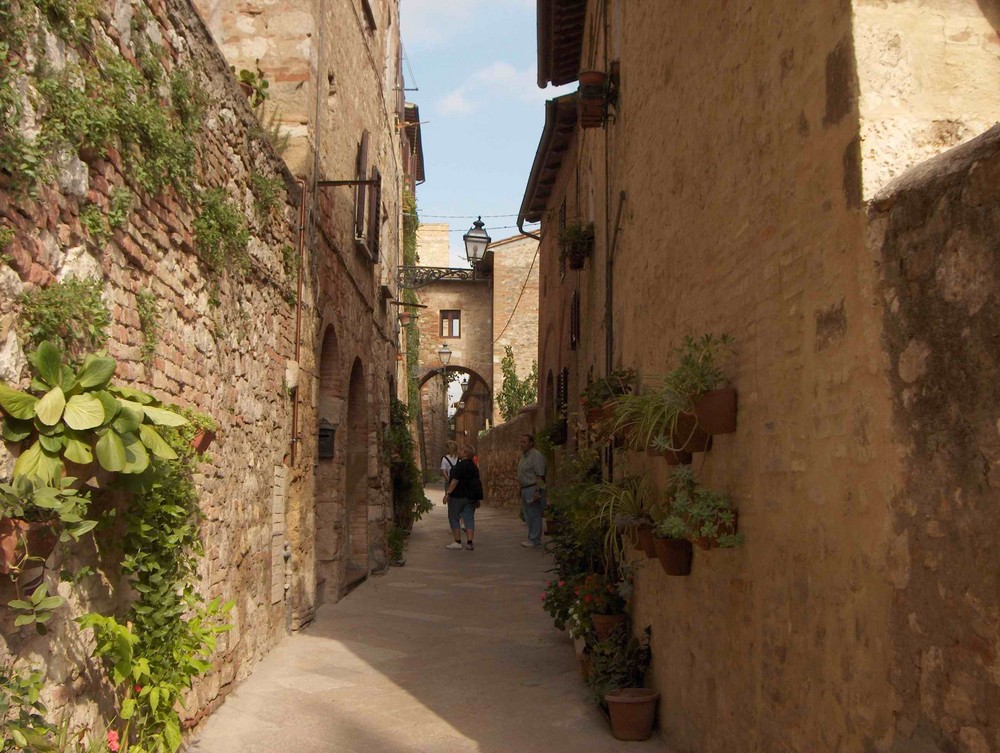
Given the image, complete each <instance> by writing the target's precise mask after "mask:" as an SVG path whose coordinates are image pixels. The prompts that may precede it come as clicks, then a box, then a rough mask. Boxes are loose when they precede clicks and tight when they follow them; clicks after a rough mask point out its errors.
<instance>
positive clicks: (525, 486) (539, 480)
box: [517, 434, 545, 548]
mask: <svg viewBox="0 0 1000 753" xmlns="http://www.w3.org/2000/svg"><path fill="white" fill-rule="evenodd" d="M517 482H518V484H519V485H520V487H521V511H522V512H523V513H524V521H525V522H526V523H527V524H528V540H527V541H522V542H521V546H523V547H525V548H537V547H540V546H541V545H542V513H543V512H544V511H545V456H544V455H543V454H542V453H540V452H539V451H538V450H536V449H535V438H534V437H533V436H531V434H525V435H523V436H522V437H521V459H520V460H519V461H518V463H517Z"/></svg>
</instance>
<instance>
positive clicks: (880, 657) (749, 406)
mask: <svg viewBox="0 0 1000 753" xmlns="http://www.w3.org/2000/svg"><path fill="white" fill-rule="evenodd" d="M716 10H718V11H719V12H713V13H711V23H709V22H707V20H706V9H704V8H702V7H700V6H693V5H689V6H684V5H677V4H663V3H657V2H652V0H647V1H645V2H629V3H625V2H618V3H614V2H612V3H609V5H608V22H609V23H610V24H611V32H610V34H609V35H608V43H607V55H608V60H618V61H619V62H620V71H621V79H620V91H619V94H620V103H619V106H618V108H617V109H616V111H615V113H614V115H615V119H614V121H613V122H611V123H610V124H609V125H608V127H607V128H606V129H594V130H585V131H578V135H577V140H576V143H575V144H573V145H571V147H570V149H569V150H568V151H567V152H566V153H565V155H564V166H563V169H562V172H561V174H560V176H559V180H558V181H557V183H556V187H555V191H554V193H553V196H552V198H551V199H550V200H549V204H548V214H547V215H546V218H545V219H543V236H544V240H543V241H542V247H541V265H542V267H541V275H542V278H541V288H542V290H541V296H542V303H541V320H542V321H541V324H540V354H541V359H542V364H541V366H542V370H541V379H542V384H543V385H544V384H545V380H546V377H547V375H548V374H549V373H551V374H552V375H553V377H554V378H556V379H557V377H558V374H559V371H560V370H561V369H562V368H564V367H566V368H568V369H569V380H570V381H569V393H570V397H569V409H570V411H571V416H570V420H571V426H572V425H575V424H576V419H577V418H578V417H577V416H575V406H576V405H577V400H576V394H577V393H578V391H579V389H580V387H582V386H583V385H585V384H586V382H587V380H588V377H589V376H591V375H592V376H594V377H598V376H601V375H603V374H604V373H605V369H606V365H605V363H606V360H605V359H606V344H607V339H606V338H607V330H606V329H605V326H606V325H605V316H604V314H605V311H604V306H605V284H606V281H607V279H608V273H609V269H608V249H609V246H610V245H611V243H612V242H614V243H615V244H616V245H615V248H614V263H613V266H612V268H611V270H610V272H611V275H612V277H611V285H612V289H611V292H612V297H613V303H612V309H611V314H612V316H611V323H612V326H613V333H612V334H613V341H612V350H611V354H610V362H611V365H612V367H634V368H637V369H638V370H639V371H640V372H641V373H642V374H644V375H654V374H658V373H663V372H665V371H666V370H668V369H669V368H671V367H672V366H673V365H674V360H673V358H672V356H671V354H670V350H671V349H672V348H674V347H676V346H678V345H679V344H680V342H681V339H682V337H683V336H684V335H688V334H690V335H695V336H697V335H700V334H703V333H708V332H714V333H716V334H718V333H721V332H728V333H730V334H732V335H733V336H734V338H735V340H736V352H735V355H734V356H733V357H732V358H731V359H728V360H727V361H726V362H725V363H724V368H725V371H726V374H727V377H728V379H729V381H730V384H732V385H733V386H734V387H736V389H737V390H738V392H739V400H740V403H739V420H738V428H737V431H736V433H735V434H733V435H726V436H720V437H716V438H715V444H714V447H713V449H712V450H711V451H710V452H708V453H704V454H702V455H699V456H696V460H695V468H696V470H697V471H698V473H699V475H700V478H701V480H702V482H703V483H704V484H706V485H708V486H710V487H712V488H713V489H717V490H719V491H722V492H725V493H727V494H729V495H730V496H731V497H732V498H733V499H734V501H735V503H736V505H737V507H738V508H739V512H740V518H739V520H740V527H741V529H742V530H743V532H744V533H745V535H746V544H745V545H744V546H743V547H741V548H739V549H737V550H733V551H711V552H708V553H705V552H702V551H698V552H697V553H696V555H695V560H694V570H693V573H692V575H691V576H690V577H687V578H671V577H668V576H666V575H665V574H664V573H663V571H662V569H661V568H660V566H659V564H658V563H657V562H655V561H649V560H641V561H639V562H638V574H637V577H636V597H635V604H634V614H633V616H634V619H635V624H636V625H637V626H638V627H643V626H645V625H646V624H649V625H651V626H652V641H653V653H654V659H653V666H652V670H651V673H650V676H649V681H650V683H651V684H652V685H654V686H655V687H657V688H658V689H659V690H660V691H661V693H662V699H661V704H660V720H661V729H662V732H661V734H662V735H663V738H664V740H665V741H666V744H667V745H668V746H669V747H670V748H671V750H677V751H685V752H686V751H692V752H693V751H699V752H701V751H732V750H739V751H760V752H761V753H764V752H766V753H771V752H772V751H803V750H816V751H820V750H822V751H826V750H831V751H832V750H865V749H872V750H877V749H884V748H885V746H886V745H887V744H888V740H889V738H891V734H890V732H889V731H890V729H891V727H892V713H893V702H892V692H891V687H890V684H889V675H890V658H891V655H890V651H889V647H888V635H889V621H890V620H889V612H890V604H891V591H890V587H889V585H888V583H887V582H886V580H885V577H884V574H883V569H884V564H885V560H886V552H887V549H888V539H889V535H888V534H889V527H890V514H889V510H888V506H887V504H886V500H887V499H888V498H890V497H891V496H892V494H893V493H894V490H895V489H896V488H897V486H898V483H899V479H900V466H899V456H900V451H899V449H898V448H897V447H896V446H895V443H894V440H893V437H892V433H891V431H890V426H891V424H890V399H889V390H888V385H887V382H886V380H885V372H884V365H885V364H884V360H883V359H880V358H878V357H872V355H871V354H873V353H878V352H880V341H879V334H880V320H879V318H878V316H877V313H876V312H877V307H876V305H875V304H876V298H875V293H874V285H875V282H876V274H875V270H874V267H873V265H872V263H871V259H870V257H869V256H868V254H867V253H866V250H865V244H864V235H865V220H864V214H863V207H862V201H861V199H862V189H861V170H860V164H861V163H860V151H859V133H860V129H859V112H858V108H857V105H856V97H857V91H858V88H857V76H856V69H855V63H854V56H853V53H852V52H851V50H852V44H853V41H852V40H853V37H852V35H853V29H854V26H853V18H852V14H851V9H850V7H849V5H846V4H829V3H808V4H795V7H794V10H793V9H792V8H791V6H787V7H778V6H774V5H769V6H762V5H760V4H757V3H751V2H749V0H748V1H747V2H739V3H737V4H736V5H733V4H732V3H730V4H728V5H727V6H726V8H725V12H721V10H720V9H716ZM589 11H590V15H588V20H587V33H586V34H585V40H587V42H586V47H585V49H584V53H583V60H584V61H586V64H585V65H584V66H583V67H585V68H589V67H594V68H598V69H602V70H606V69H607V65H608V64H607V62H606V61H605V59H604V40H603V39H602V35H601V30H602V27H603V22H604V19H603V18H601V17H599V16H595V14H594V11H595V9H594V8H590V9H589ZM606 165H607V167H606ZM606 170H607V174H606V172H605V171H606ZM622 192H624V194H622ZM564 199H565V201H566V215H567V220H568V221H570V222H573V221H577V220H579V221H582V222H587V221H593V222H595V224H596V227H597V242H596V248H595V254H594V256H593V257H592V258H591V259H589V260H588V261H587V263H586V266H585V268H584V270H582V271H580V272H574V271H568V272H567V273H566V275H565V277H562V276H561V275H560V270H559V262H558V247H557V243H556V240H557V238H556V236H557V232H558V231H557V225H556V219H557V213H558V210H559V207H560V204H561V203H562V201H563V200H564ZM619 217H620V220H618V218H619ZM574 290H576V291H578V292H579V295H580V297H581V313H582V316H581V320H582V321H581V344H580V348H579V349H578V350H577V351H571V350H569V342H568V339H569V307H570V301H571V297H572V294H573V292H574ZM543 390H544V387H543ZM543 403H544V406H543V407H544V409H545V410H550V409H551V406H550V405H548V403H547V401H546V400H545V397H544V396H543ZM574 441H585V439H584V437H583V436H582V435H577V436H576V437H571V440H570V446H572V445H573V442H574ZM615 469H616V473H622V472H637V471H648V472H649V473H650V478H651V480H652V482H653V483H654V485H655V486H657V487H658V488H660V489H662V488H663V486H664V484H665V480H666V473H667V469H666V467H665V466H664V465H663V461H662V460H659V459H655V458H648V457H646V456H645V455H644V454H643V455H638V454H630V453H625V452H618V453H616V456H615Z"/></svg>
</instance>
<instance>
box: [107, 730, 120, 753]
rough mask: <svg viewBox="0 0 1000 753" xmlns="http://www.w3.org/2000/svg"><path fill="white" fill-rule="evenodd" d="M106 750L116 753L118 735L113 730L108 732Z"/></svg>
mask: <svg viewBox="0 0 1000 753" xmlns="http://www.w3.org/2000/svg"><path fill="white" fill-rule="evenodd" d="M108 750H110V751H111V753H118V733H117V732H116V731H115V730H113V729H109V730H108Z"/></svg>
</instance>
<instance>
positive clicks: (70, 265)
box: [0, 0, 314, 721]
mask: <svg viewBox="0 0 1000 753" xmlns="http://www.w3.org/2000/svg"><path fill="white" fill-rule="evenodd" d="M142 18H147V19H149V20H148V22H147V21H143V20H141V19H142ZM99 19H100V20H99V21H97V22H95V23H100V24H102V25H104V26H105V29H106V30H107V31H108V32H109V36H108V37H106V38H107V39H114V40H116V41H118V42H120V44H121V45H123V48H124V51H125V54H126V55H128V56H131V55H132V54H133V53H134V49H135V48H133V47H132V46H130V45H133V44H136V43H137V40H139V39H140V38H145V35H146V34H149V35H151V36H150V37H149V39H151V40H153V41H154V42H156V40H158V43H161V44H162V42H163V39H169V40H170V42H171V43H170V44H169V45H162V46H163V51H164V54H165V56H166V57H165V59H164V61H163V62H164V65H165V67H166V68H167V69H168V70H172V69H174V68H175V67H177V68H181V67H183V68H184V69H186V70H188V71H189V72H190V73H191V75H192V76H193V77H194V83H195V85H196V87H197V88H198V89H200V90H202V91H203V92H204V93H205V94H207V95H208V102H209V105H208V106H207V109H206V111H205V114H204V122H203V127H202V129H201V131H200V134H199V135H198V136H197V139H196V141H197V151H198V170H197V172H196V182H197V184H198V187H200V188H210V187H221V188H224V189H225V191H226V194H227V196H228V197H229V198H230V199H231V200H232V201H233V202H234V205H235V206H236V207H237V208H238V209H239V210H241V211H243V212H244V213H245V215H246V217H247V219H248V222H249V230H250V235H251V238H250V242H249V249H248V250H249V253H250V256H251V265H250V270H249V272H248V273H247V274H246V275H242V276H240V275H234V274H232V273H229V274H224V275H222V276H221V277H216V276H214V275H212V274H211V273H210V272H209V269H208V267H207V266H206V265H205V264H204V263H203V261H202V260H201V259H200V257H199V255H198V253H196V251H195V242H194V238H193V232H192V222H193V220H194V219H195V217H196V216H197V214H198V211H199V210H198V208H197V206H193V205H192V204H191V203H189V202H188V201H186V200H185V199H183V198H182V197H181V196H179V195H178V193H177V192H176V191H175V190H173V189H172V188H167V189H165V190H164V191H163V192H161V193H160V194H159V195H157V196H151V195H149V194H147V193H145V192H144V191H142V189H140V188H139V187H138V185H137V184H136V183H135V181H134V174H133V173H132V171H129V170H127V169H125V168H123V165H122V160H121V158H120V156H119V155H118V153H117V152H116V151H115V150H113V149H112V150H111V151H110V152H109V154H108V156H107V159H102V158H100V157H94V156H92V155H91V156H90V161H89V162H88V163H84V162H81V161H79V160H77V159H75V158H71V159H68V160H67V161H66V162H65V163H64V168H63V169H62V170H61V171H57V172H58V174H57V178H58V181H57V182H56V183H54V184H53V185H50V186H47V187H44V188H43V189H42V190H41V192H40V194H39V196H38V197H32V196H30V195H27V194H16V193H13V192H8V191H7V190H6V184H4V186H3V187H2V188H0V223H2V224H3V225H4V226H6V227H9V228H12V229H13V230H14V231H15V237H14V239H13V241H12V242H11V243H10V244H9V245H7V246H6V248H5V249H4V253H5V254H6V255H9V261H5V263H4V264H3V265H0V289H2V291H3V294H2V295H0V342H3V343H4V347H3V357H2V372H3V378H4V379H8V380H10V381H12V382H15V383H18V384H24V380H25V377H26V374H27V372H26V370H25V361H24V357H23V353H22V350H21V347H20V344H19V342H18V339H17V335H16V332H15V325H16V322H17V319H18V316H19V303H18V301H17V295H18V293H20V292H22V291H25V290H28V289H30V288H33V287H35V286H39V285H49V284H51V283H52V282H54V281H55V280H56V279H65V278H68V277H96V278H100V279H101V280H103V283H104V291H105V292H104V300H105V303H106V304H107V306H108V308H109V310H110V313H111V315H112V320H113V322H112V326H111V327H110V338H109V340H108V349H109V351H110V354H111V355H112V356H114V357H115V358H116V359H117V360H118V371H117V375H116V379H117V380H119V382H121V383H126V384H134V385H135V386H137V387H139V388H141V389H146V390H149V391H150V392H151V393H153V394H154V395H156V396H157V397H159V398H161V399H163V400H164V401H166V402H169V403H178V404H180V405H182V406H190V407H194V408H196V409H198V410H200V411H202V412H205V413H208V414H209V415H211V416H212V418H213V419H215V420H216V421H217V422H218V423H219V425H220V430H219V435H218V438H217V440H216V441H215V443H214V444H213V446H212V447H211V449H210V454H211V458H210V460H209V461H208V462H206V463H205V464H203V465H202V466H201V467H200V468H199V472H198V474H197V476H196V485H197V489H198V494H199V501H200V504H201V507H202V509H203V510H204V512H205V519H204V522H203V524H202V532H203V539H204V541H205V550H206V552H205V556H204V558H202V559H201V560H200V561H199V566H198V576H199V582H200V585H199V588H200V589H201V590H202V592H203V593H204V594H205V595H206V596H207V597H209V598H212V597H215V596H220V597H221V598H222V599H223V600H224V601H225V600H229V599H233V600H234V601H235V604H236V606H235V608H234V609H233V611H232V613H231V614H230V616H229V619H230V621H231V622H232V623H233V624H234V629H233V630H232V631H231V632H229V633H226V634H224V635H220V636H219V648H218V651H217V652H216V654H215V657H214V659H213V661H214V668H213V669H212V670H211V671H210V672H209V673H208V674H207V675H206V676H205V677H204V678H203V679H201V680H199V681H198V682H197V683H196V685H195V688H194V691H193V692H192V693H191V695H190V697H189V699H188V702H187V708H186V709H185V711H184V712H183V713H184V716H185V718H187V719H188V721H191V720H194V719H197V718H198V717H199V716H200V715H202V714H204V713H206V712H207V710H208V709H210V708H211V707H213V706H214V705H216V704H218V703H219V702H221V699H222V697H223V696H224V694H225V693H226V692H228V690H229V689H231V688H232V687H234V685H235V683H236V682H238V681H239V680H240V679H241V678H244V677H246V676H247V674H249V672H250V670H251V669H252V667H253V666H254V665H255V664H256V662H257V661H259V660H260V659H261V658H262V657H263V655H264V654H266V653H267V651H268V650H269V649H270V647H271V646H272V645H273V644H274V643H275V642H276V641H277V640H278V639H279V637H280V636H281V635H283V634H284V629H285V616H286V607H287V606H288V604H286V602H285V595H284V589H283V586H284V580H285V578H284V563H283V561H282V560H281V557H280V553H281V550H282V547H283V545H284V543H285V541H286V540H287V539H288V538H290V534H288V533H287V532H286V514H285V503H286V499H287V500H288V505H289V509H291V508H292V507H294V506H297V505H300V504H301V491H302V490H301V486H300V485H298V484H297V483H295V482H292V484H291V486H290V487H289V486H288V485H287V482H286V475H285V467H284V462H283V461H284V459H285V458H286V455H287V454H288V453H289V450H290V447H291V438H292V433H293V432H292V419H291V400H290V398H289V396H288V393H287V391H286V389H285V388H286V383H285V376H286V365H287V364H288V363H289V362H290V361H291V360H292V359H293V358H294V352H295V344H294V333H295V331H296V329H295V305H294V301H295V290H296V278H295V273H294V272H295V270H294V267H292V268H291V270H290V271H287V270H286V269H285V265H284V263H283V259H282V248H283V247H284V246H289V247H291V248H292V249H294V247H295V244H296V242H297V221H298V201H299V198H300V197H299V192H298V188H297V186H296V184H295V182H294V180H293V179H292V177H291V175H290V174H289V173H288V172H287V169H286V168H285V166H284V163H283V162H281V160H280V159H279V158H278V157H277V156H276V155H275V154H274V152H273V151H272V150H271V149H270V146H269V145H268V143H267V141H266V140H262V139H261V137H260V135H259V133H258V130H257V121H256V118H255V116H254V115H253V113H252V112H251V111H250V109H249V108H248V106H247V102H246V97H245V96H244V95H243V94H242V93H241V91H240V90H239V88H238V87H237V85H236V83H235V82H234V81H233V80H232V78H231V77H230V76H229V72H228V66H227V65H226V63H225V61H224V59H223V58H222V56H221V55H220V54H219V52H218V50H217V48H216V47H215V45H214V43H213V42H212V40H211V38H210V37H209V35H208V33H207V32H206V30H205V28H204V27H203V25H202V23H201V20H200V19H199V18H198V16H197V14H196V13H195V12H194V9H193V8H192V7H191V6H190V5H188V4H187V3H185V2H183V1H182V0H171V1H170V2H166V3H149V4H142V6H141V8H137V9H135V10H133V9H131V8H130V6H127V5H125V6H122V7H121V9H119V12H116V13H115V14H101V15H100V16H99ZM133 24H135V26H133ZM130 39H131V42H130V41H129V40H130ZM52 44H53V45H54V48H53V49H55V48H56V47H58V46H59V44H58V43H57V42H55V41H54V40H53V41H52ZM61 51H62V52H65V51H64V50H61ZM57 59H58V60H65V57H63V56H59V57H58V58H57ZM254 174H256V175H257V176H258V177H260V176H263V177H267V178H271V179H277V181H278V183H277V185H278V187H279V192H278V202H277V206H276V207H275V208H273V209H272V210H271V211H270V212H269V213H267V214H266V215H262V216H260V217H257V216H256V215H257V213H256V211H255V208H254V191H255V188H254V185H253V176H254ZM60 186H61V188H60ZM122 187H125V188H128V189H129V190H130V191H131V194H132V196H131V200H132V205H131V209H130V211H129V213H128V219H127V221H126V222H125V224H124V225H123V226H122V227H121V228H120V229H117V230H115V231H114V232H113V233H112V234H111V236H110V238H109V239H108V240H107V242H101V241H99V240H97V239H95V237H94V236H93V235H92V234H90V233H89V232H88V231H87V230H85V229H84V228H83V227H82V226H81V222H80V211H81V209H83V208H84V207H85V206H86V205H87V204H88V203H93V204H96V205H97V206H98V207H99V208H100V209H101V210H102V211H106V210H107V207H108V204H109V197H110V195H111V192H112V191H113V190H114V189H117V188H122ZM307 290H308V282H307ZM140 291H149V292H152V293H153V294H154V295H155V300H156V303H157V306H158V308H159V313H160V326H159V334H158V338H159V342H158V343H157V345H156V351H155V354H154V356H153V358H152V359H151V361H150V362H149V364H148V365H145V364H143V362H142V361H141V360H140V357H141V352H140V347H141V345H142V342H143V335H142V333H141V331H140V329H139V319H138V316H137V305H136V294H137V293H139V292H140ZM313 326H314V325H313V324H312V323H311V321H310V319H309V317H308V316H306V318H305V320H304V322H303V333H304V335H305V336H306V337H312V334H311V333H312V330H313ZM300 420H301V421H312V420H313V419H312V416H311V414H310V409H309V407H308V406H304V407H303V408H302V410H301V413H300ZM0 456H2V457H3V462H2V463H0V467H2V468H3V469H4V471H5V472H8V473H9V471H10V465H9V462H8V461H9V455H7V453H6V451H5V450H2V449H0ZM120 534H121V531H119V530H117V529H115V528H114V527H112V528H111V529H110V530H106V531H98V532H97V533H96V536H97V538H98V539H99V540H103V545H102V546H101V547H98V548H95V545H94V543H93V541H91V540H90V539H89V537H88V538H87V539H85V540H84V541H82V542H81V543H80V544H79V545H73V546H71V547H68V551H69V552H70V554H68V555H66V556H68V557H69V559H68V560H66V559H63V556H64V555H63V554H62V552H57V553H56V554H55V555H54V557H53V559H52V560H51V561H50V563H49V579H50V589H51V590H54V589H55V588H56V583H57V581H58V577H57V576H58V573H59V570H60V568H61V567H62V566H63V565H68V567H69V569H70V570H75V569H77V568H79V567H81V566H83V565H91V566H92V567H93V568H94V569H95V570H97V571H99V572H101V573H104V574H105V576H106V577H107V578H108V579H109V580H108V581H104V580H103V579H101V578H91V579H85V580H83V581H82V582H81V584H80V585H79V586H76V587H71V586H69V585H68V584H65V583H63V584H60V585H59V586H58V588H59V591H60V593H62V594H63V595H64V596H67V597H69V599H70V605H69V606H68V607H65V608H63V609H60V610H59V611H58V612H57V613H56V616H55V617H54V618H53V620H52V621H51V622H50V623H49V626H50V631H51V632H50V636H49V637H47V638H43V637H39V636H37V635H35V634H34V632H33V631H32V630H31V629H30V628H24V629H14V628H13V624H12V623H13V615H12V614H11V612H10V610H7V609H2V610H0V620H2V630H0V635H2V638H0V661H4V660H5V659H6V658H7V657H8V656H9V654H11V653H14V654H18V653H21V654H23V653H26V652H27V653H32V654H36V655H37V656H38V657H40V658H41V659H42V661H43V663H44V664H46V665H47V669H48V681H49V683H51V685H50V687H49V688H48V690H47V696H48V697H47V700H49V701H50V709H51V710H52V711H53V719H56V718H58V713H59V710H60V709H63V708H64V707H66V706H67V705H68V704H69V705H73V704H80V705H82V706H83V707H84V708H83V709H82V710H81V709H78V710H77V714H78V716H77V718H78V719H80V718H82V717H83V716H87V715H88V713H89V714H90V715H93V713H94V712H95V710H96V700H95V699H97V698H100V697H101V694H100V692H99V691H97V690H96V689H95V688H94V686H93V684H92V683H94V682H95V679H96V678H98V677H99V673H98V672H96V671H93V668H92V667H91V666H90V664H89V661H90V660H89V659H88V656H89V653H90V651H91V649H92V646H91V645H90V641H91V640H92V639H91V633H90V632H81V631H80V629H79V627H78V626H77V625H75V624H74V623H72V622H70V619H71V618H72V617H75V616H77V615H78V614H79V613H80V611H82V610H83V609H86V608H91V607H96V608H99V609H102V610H112V611H114V610H117V613H118V614H121V613H122V612H123V611H124V609H125V607H126V601H127V600H128V596H127V595H126V594H125V593H123V591H124V588H120V587H121V586H124V585H125V584H124V583H123V582H121V581H120V580H119V578H120V576H119V575H117V572H118V570H117V565H116V564H115V563H112V562H111V561H109V560H106V559H104V558H107V557H109V556H110V555H109V554H108V552H109V551H111V552H113V551H114V550H115V546H114V543H113V542H114V539H115V537H116V536H119V535H120ZM109 581H110V582H109ZM3 584H7V581H6V579H4V580H3V582H2V583H0V588H2V589H5V591H4V597H3V598H2V599H0V601H3V602H4V603H6V601H8V600H9V599H10V598H12V596H11V595H10V593H9V589H10V585H9V584H7V585H3ZM109 586H110V592H109Z"/></svg>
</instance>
